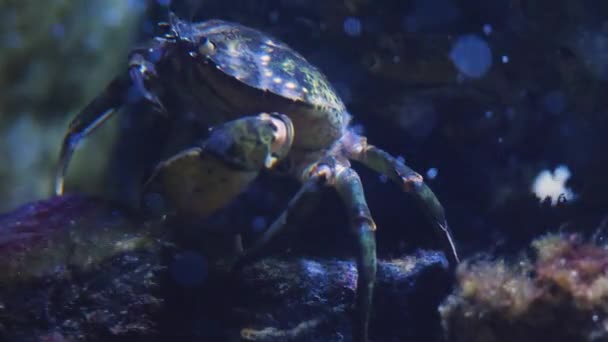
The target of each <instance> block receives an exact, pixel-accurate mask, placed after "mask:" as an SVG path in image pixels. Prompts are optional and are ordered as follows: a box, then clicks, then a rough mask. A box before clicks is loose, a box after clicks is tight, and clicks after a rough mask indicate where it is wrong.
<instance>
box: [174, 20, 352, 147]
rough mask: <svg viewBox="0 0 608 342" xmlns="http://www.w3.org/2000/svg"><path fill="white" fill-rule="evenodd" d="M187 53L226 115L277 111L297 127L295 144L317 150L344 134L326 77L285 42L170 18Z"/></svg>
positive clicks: (343, 116)
mask: <svg viewBox="0 0 608 342" xmlns="http://www.w3.org/2000/svg"><path fill="white" fill-rule="evenodd" d="M171 26H172V28H173V30H174V32H175V34H176V35H177V36H178V37H179V40H180V41H181V42H187V43H189V44H191V46H193V47H194V49H192V51H191V53H190V55H191V56H193V57H194V58H195V59H197V60H198V61H199V63H194V65H195V68H196V69H195V70H194V71H196V73H197V74H198V76H197V79H198V80H199V81H204V82H205V84H206V86H207V87H210V88H212V92H213V94H214V95H216V96H218V97H220V98H221V99H225V100H224V101H223V102H224V103H225V104H227V105H228V106H230V108H228V109H227V110H225V112H226V113H227V115H228V116H230V115H234V116H242V115H243V113H252V112H265V111H266V112H279V113H283V114H285V115H287V116H288V117H289V118H290V119H291V120H292V122H293V125H294V128H295V140H294V144H293V148H295V149H301V150H306V151H319V150H323V149H325V148H327V147H329V146H330V145H331V144H332V143H333V142H335V141H336V140H338V139H339V138H341V137H342V136H343V135H344V132H345V129H346V127H347V125H348V123H349V121H350V115H349V114H348V113H347V111H346V108H345V106H344V103H343V102H342V100H341V99H340V98H339V97H338V96H337V95H336V91H335V90H334V89H333V87H332V86H331V85H330V83H329V81H328V80H327V78H326V77H325V76H324V75H323V74H322V73H321V72H320V71H319V70H318V69H317V68H315V67H314V66H312V65H311V64H310V63H309V62H308V61H307V60H306V59H305V58H304V57H302V56H301V55H300V54H298V53H297V52H295V51H294V50H292V49H291V48H289V47H288V46H287V45H286V44H284V43H283V42H281V41H279V40H277V39H274V38H271V37H269V36H268V35H266V34H264V33H262V32H260V31H257V30H255V29H252V28H249V27H246V26H243V25H240V24H236V23H232V22H227V21H223V20H215V19H213V20H208V21H204V22H201V23H197V24H192V23H187V22H184V21H180V20H179V19H177V18H175V17H173V18H172V23H171Z"/></svg>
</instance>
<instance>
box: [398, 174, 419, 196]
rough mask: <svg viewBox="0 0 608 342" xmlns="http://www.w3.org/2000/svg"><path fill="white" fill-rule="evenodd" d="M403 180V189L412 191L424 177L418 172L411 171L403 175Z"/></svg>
mask: <svg viewBox="0 0 608 342" xmlns="http://www.w3.org/2000/svg"><path fill="white" fill-rule="evenodd" d="M401 180H402V181H403V190H405V191H407V192H410V191H412V190H414V187H416V186H417V185H419V184H421V183H422V182H423V181H424V178H422V176H421V175H420V174H419V173H417V172H413V171H412V172H410V173H408V174H407V175H402V176H401Z"/></svg>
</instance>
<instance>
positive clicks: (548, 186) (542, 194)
mask: <svg viewBox="0 0 608 342" xmlns="http://www.w3.org/2000/svg"><path fill="white" fill-rule="evenodd" d="M570 175H571V174H570V169H569V168H568V167H567V166H565V165H559V166H558V167H556V168H555V170H554V171H553V172H551V171H549V170H543V171H541V172H540V173H539V174H538V175H537V176H536V178H535V179H534V182H533V184H532V192H534V193H535V194H536V196H537V197H538V198H539V199H540V200H541V201H544V200H546V199H549V200H550V202H551V204H552V205H556V204H558V203H559V201H560V200H561V201H564V200H565V201H569V200H571V199H573V198H574V193H573V192H572V190H571V189H569V188H567V187H566V182H567V181H568V179H570Z"/></svg>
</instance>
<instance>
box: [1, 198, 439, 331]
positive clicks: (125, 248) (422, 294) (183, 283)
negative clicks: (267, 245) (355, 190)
mask: <svg viewBox="0 0 608 342" xmlns="http://www.w3.org/2000/svg"><path fill="white" fill-rule="evenodd" d="M167 228H169V227H165V226H163V224H161V223H160V222H158V221H145V220H141V219H140V218H139V217H137V215H133V214H130V213H129V212H128V211H126V210H124V209H123V208H121V207H118V206H116V205H115V204H112V203H108V202H105V201H101V200H98V199H94V198H89V197H81V196H66V197H57V198H52V199H50V200H47V201H40V202H36V203H32V204H27V205H25V206H23V207H21V208H19V209H18V210H16V211H14V212H10V213H7V214H4V215H2V216H0V234H1V235H0V236H2V240H1V241H0V269H1V272H0V274H1V275H2V278H1V279H0V282H1V284H2V286H0V339H4V340H8V341H40V340H50V341H79V340H86V341H122V340H133V339H135V340H150V339H156V340H176V339H179V340H182V341H189V340H201V339H202V340H216V341H239V340H249V341H311V340H323V341H349V340H351V320H350V318H351V314H352V303H353V301H354V291H355V284H356V280H357V272H356V267H355V265H354V262H353V261H351V260H341V259H336V258H318V257H317V258H314V257H304V256H293V255H292V256H289V257H285V258H282V257H268V258H263V259H260V260H259V261H257V262H255V263H253V264H251V265H248V266H246V267H245V268H244V269H242V270H241V271H239V272H236V273H230V272H227V271H226V269H225V268H224V267H223V265H224V264H223V263H222V262H220V261H219V260H214V259H212V258H211V257H209V255H208V253H206V252H205V251H204V250H191V249H180V248H178V247H176V246H175V245H174V244H172V243H169V242H168V240H166V237H165V235H166V234H164V231H165V229H167ZM449 287H450V277H449V272H448V271H447V261H446V259H445V258H444V256H443V255H442V254H439V253H435V252H424V251H420V252H418V253H417V254H416V255H413V256H407V257H403V258H397V259H392V260H383V261H381V262H380V263H379V269H378V285H377V288H376V297H375V305H374V319H373V321H372V334H373V336H374V337H375V338H377V339H378V340H390V339H395V338H396V339H416V340H418V339H424V340H426V341H438V340H439V337H440V333H439V326H438V323H439V320H438V314H437V311H436V306H437V304H438V303H439V301H440V300H441V298H442V297H443V295H445V293H446V292H447V290H448V289H449ZM421 327H424V328H421Z"/></svg>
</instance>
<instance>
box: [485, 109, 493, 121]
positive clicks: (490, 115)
mask: <svg viewBox="0 0 608 342" xmlns="http://www.w3.org/2000/svg"><path fill="white" fill-rule="evenodd" d="M484 115H485V116H486V119H491V118H492V117H493V116H494V112H492V111H491V110H488V111H486V112H485V113H484Z"/></svg>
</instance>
